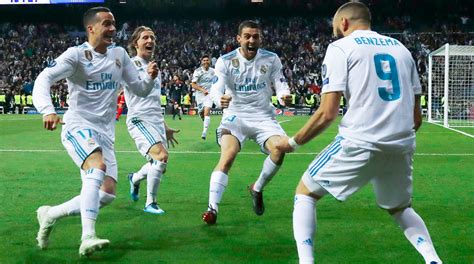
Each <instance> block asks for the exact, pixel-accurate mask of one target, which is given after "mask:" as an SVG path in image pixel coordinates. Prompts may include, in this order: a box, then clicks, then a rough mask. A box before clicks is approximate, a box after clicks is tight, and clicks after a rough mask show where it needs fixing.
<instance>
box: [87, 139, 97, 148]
mask: <svg viewBox="0 0 474 264" xmlns="http://www.w3.org/2000/svg"><path fill="white" fill-rule="evenodd" d="M87 145H89V147H93V146H95V141H94V139H93V138H89V139H88V140H87Z"/></svg>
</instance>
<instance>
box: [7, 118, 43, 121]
mask: <svg viewBox="0 0 474 264" xmlns="http://www.w3.org/2000/svg"><path fill="white" fill-rule="evenodd" d="M41 119H42V118H36V117H35V118H11V119H0V121H24V120H41Z"/></svg>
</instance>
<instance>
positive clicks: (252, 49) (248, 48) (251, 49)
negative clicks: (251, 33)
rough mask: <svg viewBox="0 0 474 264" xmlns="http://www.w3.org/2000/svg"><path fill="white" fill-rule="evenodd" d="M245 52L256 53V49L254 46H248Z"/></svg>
mask: <svg viewBox="0 0 474 264" xmlns="http://www.w3.org/2000/svg"><path fill="white" fill-rule="evenodd" d="M247 50H248V51H252V52H255V51H257V47H254V46H248V47H247Z"/></svg>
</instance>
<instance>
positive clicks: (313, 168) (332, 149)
mask: <svg viewBox="0 0 474 264" xmlns="http://www.w3.org/2000/svg"><path fill="white" fill-rule="evenodd" d="M343 139H344V138H343V137H341V136H338V137H336V139H335V140H334V142H333V143H332V144H331V145H330V146H329V147H328V148H327V149H326V150H325V151H324V152H323V153H321V155H320V156H319V157H318V159H317V160H315V161H314V162H313V164H311V165H310V167H309V169H308V171H309V175H311V177H314V176H315V175H316V174H317V173H318V171H319V170H320V169H321V168H322V167H323V166H324V165H326V163H328V161H329V160H330V159H331V157H332V156H333V155H334V154H336V153H337V152H338V151H339V150H341V148H342V146H341V141H342V140H343Z"/></svg>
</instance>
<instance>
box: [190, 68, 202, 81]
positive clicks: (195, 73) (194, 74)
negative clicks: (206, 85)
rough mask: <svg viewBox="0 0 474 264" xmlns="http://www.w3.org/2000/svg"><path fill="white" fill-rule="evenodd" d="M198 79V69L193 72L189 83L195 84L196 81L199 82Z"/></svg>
mask: <svg viewBox="0 0 474 264" xmlns="http://www.w3.org/2000/svg"><path fill="white" fill-rule="evenodd" d="M199 77H201V76H200V74H199V69H196V70H195V71H194V72H193V78H192V79H191V82H193V83H197V82H198V80H199Z"/></svg>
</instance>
